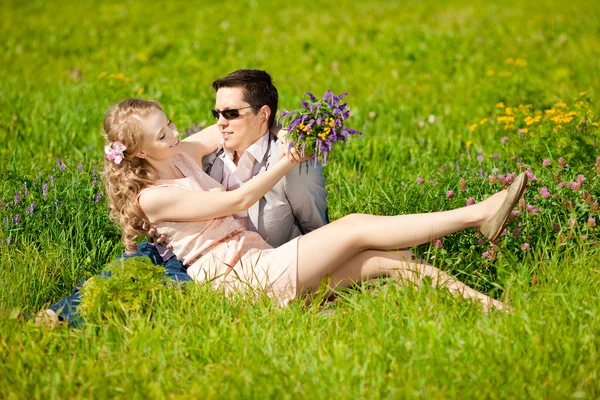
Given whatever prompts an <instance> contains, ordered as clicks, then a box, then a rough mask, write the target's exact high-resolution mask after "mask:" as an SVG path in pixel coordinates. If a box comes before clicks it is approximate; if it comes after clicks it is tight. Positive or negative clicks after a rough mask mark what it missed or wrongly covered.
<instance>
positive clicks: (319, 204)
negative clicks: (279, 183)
mask: <svg viewBox="0 0 600 400" xmlns="http://www.w3.org/2000/svg"><path fill="white" fill-rule="evenodd" d="M307 167H308V168H307ZM285 194H286V197H287V200H288V201H289V203H290V206H291V207H292V213H293V214H294V217H295V218H296V219H297V220H298V223H299V225H300V228H301V230H302V233H308V232H311V231H313V230H315V229H317V228H320V227H322V226H323V225H325V224H327V223H329V216H328V213H327V189H325V178H324V177H323V166H322V165H321V164H319V163H317V165H316V166H315V164H314V162H313V161H308V162H303V163H301V164H299V165H298V166H296V167H295V168H294V169H292V170H291V171H290V172H288V173H287V175H286V176H285Z"/></svg>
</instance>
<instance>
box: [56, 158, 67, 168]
mask: <svg viewBox="0 0 600 400" xmlns="http://www.w3.org/2000/svg"><path fill="white" fill-rule="evenodd" d="M56 163H57V164H58V168H59V169H60V170H61V171H64V170H65V169H66V168H67V166H66V165H65V163H63V162H62V160H61V159H60V157H56Z"/></svg>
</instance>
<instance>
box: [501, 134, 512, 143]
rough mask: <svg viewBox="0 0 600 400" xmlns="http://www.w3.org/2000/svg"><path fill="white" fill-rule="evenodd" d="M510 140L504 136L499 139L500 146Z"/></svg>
mask: <svg viewBox="0 0 600 400" xmlns="http://www.w3.org/2000/svg"><path fill="white" fill-rule="evenodd" d="M509 140H510V139H509V138H508V136H504V137H503V138H502V139H500V141H501V142H502V144H504V143H508V141H509Z"/></svg>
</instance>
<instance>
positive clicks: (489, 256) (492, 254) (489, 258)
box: [481, 250, 496, 260]
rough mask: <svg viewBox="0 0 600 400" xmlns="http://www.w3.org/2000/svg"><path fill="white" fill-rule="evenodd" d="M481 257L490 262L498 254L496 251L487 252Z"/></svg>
mask: <svg viewBox="0 0 600 400" xmlns="http://www.w3.org/2000/svg"><path fill="white" fill-rule="evenodd" d="M481 257H483V258H486V259H488V260H494V259H495V258H496V253H495V252H494V250H487V251H484V252H483V254H481Z"/></svg>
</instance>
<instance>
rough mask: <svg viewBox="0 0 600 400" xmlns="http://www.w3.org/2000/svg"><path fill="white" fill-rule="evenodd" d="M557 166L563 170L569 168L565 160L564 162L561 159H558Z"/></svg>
mask: <svg viewBox="0 0 600 400" xmlns="http://www.w3.org/2000/svg"><path fill="white" fill-rule="evenodd" d="M558 166H559V167H563V168H569V164H567V160H565V159H564V158H563V157H559V158H558Z"/></svg>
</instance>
